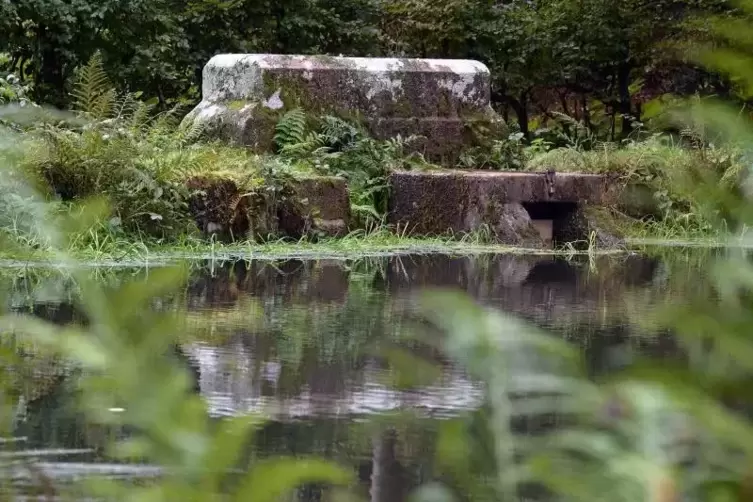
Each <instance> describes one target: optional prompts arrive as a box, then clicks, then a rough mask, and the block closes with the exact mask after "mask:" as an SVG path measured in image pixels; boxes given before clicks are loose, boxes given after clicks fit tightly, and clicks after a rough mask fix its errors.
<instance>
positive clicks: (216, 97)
mask: <svg viewBox="0 0 753 502" xmlns="http://www.w3.org/2000/svg"><path fill="white" fill-rule="evenodd" d="M489 79H490V77H489V70H488V69H487V68H486V66H484V65H483V64H481V63H480V62H478V61H471V60H437V59H384V58H350V57H329V56H283V55H272V54H222V55H218V56H215V57H213V58H212V59H211V60H210V61H209V62H208V63H207V65H206V66H205V67H204V73H203V88H202V93H203V96H202V102H201V103H200V104H199V105H198V106H197V107H196V108H195V109H194V110H193V111H192V112H191V113H190V114H189V115H188V116H187V117H186V120H187V121H191V122H193V121H199V122H200V123H202V124H204V125H205V126H206V128H207V130H208V131H209V133H210V134H211V135H213V136H215V137H219V138H222V139H226V140H231V141H233V142H236V143H239V144H243V145H248V146H250V147H252V148H255V149H257V150H259V151H265V150H269V149H270V148H271V147H272V146H273V136H274V127H275V124H276V123H277V121H278V120H279V118H280V117H281V116H282V114H283V113H285V112H286V111H288V110H290V109H293V108H297V107H300V108H302V109H303V110H305V111H306V112H308V113H311V114H313V115H323V114H331V115H336V116H340V117H345V118H352V119H359V120H363V121H364V123H365V125H366V126H367V127H368V129H369V130H370V132H371V133H372V134H373V135H374V136H375V137H377V138H381V139H385V138H392V137H394V136H396V135H398V134H400V135H401V136H403V137H407V136H410V135H419V136H423V137H425V141H424V142H423V145H422V146H423V149H424V151H425V152H426V155H427V157H429V158H430V159H432V160H434V161H438V162H445V163H448V164H449V163H452V162H453V161H454V160H455V159H456V158H457V155H458V153H459V151H460V149H461V147H462V146H463V145H473V144H475V143H477V142H479V141H481V140H482V139H483V137H485V136H487V135H492V136H493V137H496V138H499V137H504V136H505V135H506V132H507V128H506V126H505V123H504V121H503V120H502V119H501V117H499V116H498V115H497V114H495V113H494V111H493V110H492V108H491V106H490V104H489V96H490V89H489V82H490V80H489Z"/></svg>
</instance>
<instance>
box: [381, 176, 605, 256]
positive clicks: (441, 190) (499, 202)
mask: <svg viewBox="0 0 753 502" xmlns="http://www.w3.org/2000/svg"><path fill="white" fill-rule="evenodd" d="M608 185H609V183H608V181H607V178H606V177H604V176H601V175H594V174H579V173H556V174H553V175H551V174H548V173H519V172H489V171H483V172H482V171H459V170H442V171H399V172H395V173H393V174H392V175H391V177H390V188H391V194H392V195H391V199H390V214H389V220H390V223H391V224H393V225H396V226H397V227H398V228H399V229H400V230H399V231H401V232H402V231H405V229H406V228H407V230H408V232H411V233H413V234H417V235H441V234H446V233H447V232H454V233H465V232H473V231H476V230H479V229H481V227H482V226H484V225H486V226H487V227H489V228H491V229H493V230H494V229H496V228H498V227H499V228H500V232H499V235H497V238H498V240H500V241H501V242H504V243H508V244H516V245H517V244H521V242H518V241H519V237H518V236H516V235H514V234H513V235H506V234H505V232H504V228H507V227H509V225H507V223H506V222H509V221H510V218H511V217H512V216H513V215H514V216H515V227H516V228H518V229H520V228H523V226H524V223H525V222H523V221H522V220H523V219H524V218H522V217H521V215H520V214H519V213H520V211H519V210H518V209H515V208H516V207H517V205H526V204H531V203H568V204H569V205H572V206H582V205H585V204H588V205H601V204H604V203H605V202H606V201H607V199H608V188H609V187H608ZM563 206H565V205H563ZM511 210H512V211H511ZM564 216H567V215H563V217H564ZM501 223H503V224H504V225H502V226H500V225H501ZM517 233H519V232H517Z"/></svg>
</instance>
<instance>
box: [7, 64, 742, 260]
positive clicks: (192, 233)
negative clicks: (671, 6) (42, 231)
mask: <svg viewBox="0 0 753 502" xmlns="http://www.w3.org/2000/svg"><path fill="white" fill-rule="evenodd" d="M8 82H11V83H12V84H13V86H11V85H10V84H9V83H8ZM0 87H2V88H3V91H2V92H3V96H6V95H7V96H8V97H9V99H14V100H16V101H18V100H19V99H24V98H23V96H24V92H26V91H25V90H24V89H23V88H21V87H19V85H18V83H17V82H16V81H15V80H13V79H12V78H11V77H8V78H6V80H3V81H2V82H0ZM9 89H10V90H9ZM113 89H114V88H113V86H112V85H111V84H110V82H109V80H108V78H107V76H106V74H105V72H104V70H103V65H102V61H101V58H100V57H99V55H96V54H95V55H94V56H93V57H92V59H91V61H90V62H89V64H87V65H86V66H84V67H83V68H81V69H80V70H79V72H78V75H77V81H76V83H75V85H74V88H73V91H72V102H73V103H74V104H75V107H76V110H75V111H74V112H73V113H72V114H69V115H67V116H62V117H60V116H54V117H53V118H54V120H45V121H42V122H40V123H35V124H33V125H31V126H27V127H26V128H25V129H24V133H25V134H24V139H25V143H26V144H25V148H24V152H25V153H24V158H23V161H22V162H21V163H20V165H21V166H22V169H21V171H22V172H21V173H19V174H22V175H23V176H24V178H28V177H32V178H34V179H36V180H38V185H39V187H42V189H43V191H45V192H46V194H47V197H48V200H49V201H51V202H54V204H52V205H51V206H50V207H52V208H54V211H56V212H58V214H64V213H71V214H75V212H76V211H77V210H78V208H79V206H80V205H81V203H82V202H85V201H87V200H88V199H90V198H92V197H101V198H104V199H106V200H107V201H108V203H109V207H110V211H109V213H108V214H107V215H103V216H102V218H101V219H99V220H97V221H94V222H91V225H90V226H89V227H87V229H86V231H84V232H80V233H79V234H77V237H76V238H75V239H72V241H71V242H72V244H71V245H72V246H75V247H76V248H78V249H81V250H92V249H100V250H103V251H102V253H103V254H107V253H109V252H110V251H104V250H105V249H112V250H113V251H114V250H117V249H120V248H129V247H130V246H129V244H130V245H134V244H135V243H138V244H137V247H139V248H140V247H141V246H143V245H146V246H155V245H165V244H169V243H177V242H180V241H186V240H191V239H194V238H195V239H199V238H201V233H202V231H206V229H205V228H199V226H197V217H196V214H193V210H192V207H193V206H192V201H193V200H195V198H196V197H202V196H206V187H207V184H211V182H212V180H217V181H231V182H232V183H234V184H235V186H237V189H238V190H237V192H238V193H237V194H235V195H233V196H232V197H233V200H231V201H230V204H231V205H232V206H233V207H234V208H235V207H236V206H237V207H238V208H239V209H238V210H239V211H240V210H243V211H258V210H260V209H259V208H263V209H261V210H263V211H267V212H269V213H270V215H272V217H274V214H276V211H277V209H276V208H277V207H279V204H281V202H283V201H285V200H286V199H289V198H294V199H295V197H296V194H295V193H294V191H291V190H290V189H289V187H290V185H291V182H292V180H293V179H294V178H295V177H296V176H298V175H311V174H314V175H325V176H340V177H343V178H345V179H346V180H347V182H348V190H349V196H350V202H351V209H352V216H353V218H352V220H351V225H350V228H351V230H356V229H370V228H374V227H380V228H385V229H386V227H385V221H386V214H387V211H388V200H389V197H390V194H389V183H388V177H389V175H390V173H391V172H392V171H394V170H405V169H425V168H437V166H433V165H432V164H430V163H429V162H427V161H426V159H425V158H424V157H423V156H422V154H421V153H420V148H419V146H418V145H419V142H420V139H421V138H419V137H417V136H411V137H407V138H403V137H400V136H398V137H395V138H392V139H389V140H377V139H375V138H373V137H371V136H370V135H369V133H368V132H367V130H366V128H365V127H363V126H362V125H361V124H359V123H357V122H355V123H354V122H348V121H346V120H343V119H341V118H338V117H334V116H324V117H320V118H314V117H310V116H308V115H306V114H305V113H304V111H303V110H301V109H294V110H291V111H289V112H287V113H286V114H285V115H283V116H282V117H281V119H280V120H279V122H278V124H277V126H276V129H275V136H274V143H275V148H276V152H275V154H274V155H258V154H254V153H253V152H251V151H249V150H248V149H244V148H238V147H234V146H229V145H226V144H222V143H221V142H218V141H210V140H208V139H207V138H206V137H205V134H204V132H205V131H204V130H203V129H202V127H201V126H199V125H196V124H197V123H196V122H194V123H192V124H193V125H188V126H185V125H181V122H180V118H181V110H180V109H177V108H175V109H171V110H168V111H163V112H159V113H157V111H156V109H155V103H153V102H144V101H141V100H140V99H139V96H138V94H124V95H118V94H117V93H116V92H115V91H114V90H113ZM11 92H12V93H13V95H12V96H11ZM4 99H5V98H4ZM558 121H559V122H558V123H559V124H560V127H559V128H558V129H557V128H554V129H551V130H549V132H547V133H546V134H543V135H540V137H537V138H536V139H534V140H533V141H531V142H530V143H528V144H526V143H525V142H524V139H523V135H522V134H521V133H513V134H511V135H509V137H507V138H496V139H495V138H492V139H491V141H490V143H489V144H487V145H485V146H483V147H482V146H477V147H474V148H470V149H466V150H465V151H464V152H462V154H461V156H460V159H459V161H458V165H457V166H458V167H459V168H468V169H496V170H529V171H544V170H554V171H556V172H572V171H580V172H591V173H599V174H607V175H609V176H611V177H613V180H614V182H615V183H616V184H617V185H618V186H624V187H626V189H625V190H623V191H622V194H621V195H620V198H619V200H617V201H616V202H615V204H614V206H613V207H612V208H611V209H612V216H613V220H614V221H613V223H615V225H614V226H615V228H617V229H618V230H619V232H620V233H623V234H627V235H629V236H638V237H646V236H652V237H660V238H686V237H695V236H707V235H709V234H710V233H711V232H713V229H714V228H719V223H720V221H721V222H722V223H723V224H727V225H728V226H729V227H730V228H731V229H732V230H734V228H732V227H733V226H734V225H733V224H732V223H731V222H727V221H726V220H725V219H724V215H720V214H709V212H708V211H706V210H705V209H704V208H703V207H701V206H700V205H699V204H698V203H697V202H696V197H695V195H694V185H695V184H696V183H695V181H696V180H697V179H698V178H699V176H700V177H704V178H708V177H709V176H713V177H716V179H718V181H719V183H721V184H722V185H724V186H726V187H736V186H738V185H739V183H740V173H741V172H742V165H743V163H742V162H741V161H740V157H739V154H738V153H737V152H735V151H733V150H731V149H730V148H728V147H724V148H722V147H715V146H714V145H713V142H711V141H710V140H709V138H705V137H703V136H702V135H699V134H698V133H697V131H691V130H687V131H684V133H683V135H681V138H680V140H673V139H672V137H670V136H665V135H659V134H654V135H648V134H646V133H645V132H643V133H641V135H640V137H639V136H636V138H632V139H630V140H628V141H624V142H622V143H614V142H608V141H602V140H601V139H600V138H599V137H597V136H596V135H595V134H594V133H592V132H591V131H590V130H589V129H588V128H587V127H584V126H583V125H582V124H579V123H578V122H577V121H574V120H573V119H569V118H567V117H559V118H558ZM0 126H2V124H0ZM191 179H201V180H204V181H202V182H201V183H193V184H191V183H187V181H188V180H191ZM242 198H249V200H252V199H253V200H255V201H256V202H254V203H250V202H249V203H248V204H239V200H240V199H242ZM260 198H261V199H263V200H264V201H265V203H263V204H259V203H258V199H260ZM22 202H23V201H21V200H20V199H19V196H18V194H7V197H4V199H3V203H4V204H5V208H6V210H5V211H4V212H3V215H2V220H3V221H0V227H2V228H3V229H4V233H5V235H6V236H8V235H9V236H11V237H12V239H15V240H16V241H17V242H23V243H24V244H26V245H31V246H32V247H34V246H36V247H37V248H39V249H43V248H44V246H45V243H44V239H42V238H39V237H36V236H33V235H30V234H29V233H28V232H26V231H25V228H30V225H28V222H26V223H24V221H23V219H24V216H23V203H22ZM217 202H218V203H219V204H227V203H228V202H227V201H217ZM293 202H295V201H293ZM234 211H235V209H233V211H231V213H233V214H232V215H231V216H230V218H231V220H232V219H233V218H235V214H234ZM366 231H367V232H368V230H366ZM478 234H479V235H482V234H483V229H482V230H480V231H479V232H478ZM232 237H233V238H234V239H236V240H241V241H243V240H244V239H246V238H254V239H256V240H259V239H261V240H271V241H273V242H274V240H275V239H277V238H278V237H279V235H276V234H275V233H274V229H272V231H271V232H268V233H265V234H264V235H256V236H239V235H233V236H232Z"/></svg>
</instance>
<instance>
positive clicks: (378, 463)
mask: <svg viewBox="0 0 753 502" xmlns="http://www.w3.org/2000/svg"><path fill="white" fill-rule="evenodd" d="M396 445H397V432H396V431H395V430H394V429H387V430H386V431H384V432H382V433H380V434H377V435H376V437H374V442H373V446H372V448H373V449H372V467H371V469H372V470H371V490H370V495H371V502H394V501H398V500H403V499H404V496H405V486H404V479H403V473H402V467H401V465H400V463H399V462H398V460H397V458H396V456H395V447H396Z"/></svg>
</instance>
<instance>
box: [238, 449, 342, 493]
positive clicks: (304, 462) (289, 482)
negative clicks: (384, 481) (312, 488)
mask: <svg viewBox="0 0 753 502" xmlns="http://www.w3.org/2000/svg"><path fill="white" fill-rule="evenodd" d="M352 478H353V474H352V473H351V472H348V471H346V470H344V469H343V468H341V467H339V466H337V465H335V464H332V463H330V462H326V461H324V460H319V459H316V458H298V459H292V458H273V459H267V460H262V461H259V462H257V463H256V464H255V465H254V466H253V468H252V469H251V472H249V474H248V475H247V477H246V478H245V480H244V481H243V483H242V484H241V486H240V488H239V490H238V492H237V493H236V494H235V497H234V500H237V501H238V502H251V501H252V502H277V501H278V500H279V498H280V497H281V496H282V495H284V494H285V493H288V492H289V491H290V490H293V489H295V488H297V487H299V486H300V485H302V484H304V483H325V484H330V485H347V484H349V483H350V482H351V481H352Z"/></svg>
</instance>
